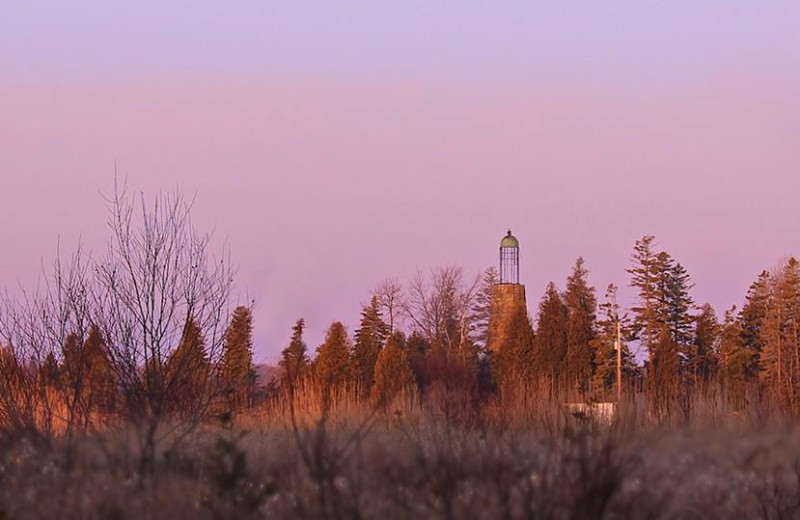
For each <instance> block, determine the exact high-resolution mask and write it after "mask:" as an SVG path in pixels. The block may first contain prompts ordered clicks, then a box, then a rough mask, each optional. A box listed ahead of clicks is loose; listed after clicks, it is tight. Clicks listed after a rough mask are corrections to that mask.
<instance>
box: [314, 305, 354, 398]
mask: <svg viewBox="0 0 800 520" xmlns="http://www.w3.org/2000/svg"><path fill="white" fill-rule="evenodd" d="M313 366H314V376H315V379H316V381H317V384H318V385H320V388H321V389H322V392H323V393H324V394H325V395H330V393H331V392H334V391H336V390H341V389H342V388H343V387H344V385H346V384H347V383H349V382H351V381H352V364H351V361H350V340H349V339H348V337H347V330H346V329H345V327H344V325H343V324H342V323H341V322H338V321H337V322H334V323H333V324H332V325H331V326H330V328H329V329H328V332H327V334H326V335H325V342H324V343H323V344H322V345H320V346H319V348H318V349H317V356H316V358H315V359H314V365H313Z"/></svg>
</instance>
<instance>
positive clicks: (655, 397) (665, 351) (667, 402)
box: [645, 325, 681, 417]
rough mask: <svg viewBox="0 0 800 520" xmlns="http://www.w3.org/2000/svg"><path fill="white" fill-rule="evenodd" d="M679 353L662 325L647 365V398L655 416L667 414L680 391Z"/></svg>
mask: <svg viewBox="0 0 800 520" xmlns="http://www.w3.org/2000/svg"><path fill="white" fill-rule="evenodd" d="M680 364H681V360H680V355H679V354H678V348H677V345H676V344H675V339H674V338H673V336H672V333H671V332H670V330H669V328H668V327H667V325H662V327H661V333H660V334H659V339H658V342H657V343H656V345H655V348H654V349H653V354H652V356H651V357H650V360H649V362H648V366H647V372H648V373H647V380H646V381H645V387H646V389H647V399H648V404H649V407H650V411H651V413H653V415H654V416H656V417H665V416H669V415H670V413H671V412H672V410H673V409H674V408H675V406H676V404H677V399H678V397H679V396H680V392H681V373H680V368H681V367H680Z"/></svg>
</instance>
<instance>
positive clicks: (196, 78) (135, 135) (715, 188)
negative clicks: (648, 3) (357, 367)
mask: <svg viewBox="0 0 800 520" xmlns="http://www.w3.org/2000/svg"><path fill="white" fill-rule="evenodd" d="M344 4H346V6H347V9H349V10H352V11H353V12H352V13H350V14H352V15H353V16H355V14H354V13H359V16H361V18H358V17H357V16H356V17H355V18H353V19H350V18H348V19H344V15H342V18H341V19H340V18H339V17H333V16H332V15H331V16H329V17H328V18H325V17H322V18H319V17H315V16H312V15H311V14H309V13H303V12H301V11H300V8H299V7H298V8H297V10H296V11H292V10H291V9H289V8H281V12H276V13H269V14H270V16H274V17H273V18H269V17H267V18H265V19H269V20H271V21H273V22H274V23H275V30H276V31H278V36H275V35H274V33H272V32H269V31H267V30H266V29H264V31H265V32H264V33H262V32H259V31H258V30H256V23H255V22H254V21H253V20H252V18H253V17H255V18H256V19H258V17H259V16H262V17H266V16H267V15H266V14H265V13H264V12H262V11H260V10H259V9H262V8H261V7H258V8H257V7H256V6H255V3H254V4H253V5H252V6H251V7H253V9H254V12H253V13H251V12H247V11H246V10H241V8H239V10H235V11H228V10H223V9H222V8H215V9H219V10H220V13H223V12H224V13H223V14H224V16H221V19H220V16H217V17H216V18H215V17H214V16H213V15H214V13H215V12H214V11H213V9H211V7H210V6H211V3H205V2H203V3H201V4H200V8H198V9H199V11H198V12H199V13H200V14H197V12H193V13H195V16H194V17H190V18H189V20H188V21H186V20H185V19H184V18H180V17H179V16H180V15H181V14H182V12H181V11H180V10H178V9H177V8H174V7H173V8H170V9H175V11H174V12H173V11H169V12H166V13H161V14H160V15H159V16H158V17H153V18H148V17H147V16H146V15H147V14H148V13H151V12H154V10H155V9H156V8H155V7H154V5H155V4H154V5H149V4H144V5H145V6H144V7H139V8H133V7H127V8H126V9H127V10H128V11H130V12H128V11H126V12H123V13H122V14H120V13H117V12H115V11H113V10H112V9H111V8H109V7H108V6H105V7H101V6H99V5H97V9H98V11H97V15H96V17H93V16H90V15H86V14H84V15H81V16H78V15H75V14H71V15H69V16H68V15H67V14H65V13H61V14H62V15H64V16H65V17H66V18H62V19H60V21H56V19H55V16H56V15H55V14H52V13H51V14H50V17H53V19H52V20H51V19H50V17H44V18H42V17H41V15H40V14H37V13H34V12H33V11H31V10H30V9H31V8H29V7H25V6H24V5H22V3H20V5H15V6H13V9H12V12H13V14H14V15H15V16H17V18H16V20H17V22H20V20H21V24H22V27H23V28H24V27H26V23H27V24H28V26H29V27H28V28H29V29H31V30H30V31H25V30H23V29H20V28H19V24H15V25H14V27H13V28H10V26H9V27H3V26H2V23H0V55H1V56H4V58H0V60H6V62H5V63H3V62H2V61H0V65H2V66H3V67H2V69H0V70H2V71H0V179H2V183H0V189H1V190H2V194H3V198H2V204H0V220H1V221H2V222H3V225H2V226H1V227H0V248H2V254H0V286H5V287H10V288H11V289H12V290H13V289H14V288H15V287H16V286H17V284H18V283H21V284H23V285H26V286H30V285H32V284H35V282H36V279H37V277H38V275H39V272H40V266H41V263H42V262H49V261H50V260H51V259H52V258H53V255H54V254H55V250H56V245H57V241H58V240H59V237H60V240H61V248H62V251H63V250H65V249H66V250H69V248H71V247H72V246H73V245H74V244H75V243H76V242H77V240H78V238H79V237H81V236H82V237H83V240H84V242H85V243H86V245H87V246H88V247H89V248H92V249H101V248H102V246H103V243H104V238H105V215H104V203H103V200H102V198H101V196H100V193H108V191H109V190H110V188H111V184H112V181H113V168H114V162H115V160H116V161H117V162H118V164H119V169H120V172H121V173H122V174H123V175H126V176H127V177H128V182H129V185H130V186H131V188H134V189H137V190H144V191H145V192H146V193H153V192H155V191H156V190H159V189H170V188H173V187H175V186H179V187H180V189H181V190H182V191H184V192H186V193H187V194H195V193H196V195H197V204H196V209H195V217H196V221H197V223H198V225H199V226H200V227H202V228H205V229H214V230H215V233H216V236H217V237H218V238H219V239H220V240H224V239H227V240H228V242H229V244H230V246H231V250H232V256H233V260H234V262H235V263H236V264H237V265H238V266H239V276H238V283H237V295H238V297H239V298H240V299H241V300H242V301H246V300H247V299H249V298H253V299H255V301H256V311H255V318H256V323H255V328H256V342H257V345H256V350H257V358H258V359H259V360H274V359H275V358H276V357H277V355H278V353H279V352H280V350H281V349H282V348H283V347H284V346H285V344H286V343H287V341H288V337H289V334H290V328H291V325H292V323H293V322H294V320H295V319H296V318H297V317H301V316H302V317H305V318H306V321H307V323H308V325H309V334H308V338H307V339H308V343H309V347H310V348H311V349H312V350H313V349H314V348H316V346H317V344H318V343H319V341H321V339H322V335H323V333H324V330H325V328H326V327H327V326H328V325H329V324H330V323H331V321H333V320H337V319H338V320H343V321H344V322H345V323H346V324H347V325H348V326H349V327H350V330H351V331H352V329H353V328H354V326H355V325H356V320H357V316H358V312H359V304H360V302H362V301H364V300H366V299H367V298H368V296H369V292H370V289H371V288H372V287H373V286H374V285H375V284H376V283H377V282H378V281H380V280H381V279H382V278H384V277H389V276H395V277H398V278H400V279H401V280H405V279H407V278H409V277H410V276H412V275H413V273H414V272H415V270H416V269H418V268H419V269H428V268H430V267H434V266H437V265H440V264H443V263H456V264H460V265H462V266H464V267H465V268H466V270H467V272H469V273H477V272H478V271H479V270H481V269H483V268H485V267H487V266H489V265H492V264H494V263H495V261H496V256H497V246H498V241H499V239H500V238H501V236H502V235H503V233H504V232H505V230H506V228H507V227H511V228H512V229H513V230H514V232H515V234H516V235H517V236H518V237H519V239H520V241H521V247H522V261H523V265H522V272H521V276H522V281H523V282H524V283H525V284H526V285H527V287H528V300H529V307H530V309H531V311H532V312H533V311H535V305H536V302H538V299H539V297H540V296H541V294H542V292H543V290H544V286H545V285H546V283H547V282H548V281H550V280H554V281H556V282H557V283H559V284H560V285H562V286H563V280H564V278H565V277H566V275H567V273H568V271H569V269H570V267H571V264H572V262H573V261H574V259H575V257H577V256H578V255H583V256H584V257H585V258H586V261H587V264H588V267H589V268H590V270H591V281H592V282H593V283H594V284H595V285H596V286H597V287H598V292H599V293H600V294H602V291H603V288H604V287H605V286H606V285H607V284H608V283H610V282H614V283H617V284H618V285H620V286H621V287H622V288H623V297H624V298H630V297H631V295H632V294H631V291H630V289H628V288H627V287H626V286H627V276H626V274H625V272H624V270H625V268H626V267H627V266H628V265H629V260H628V258H629V254H630V251H631V248H632V245H633V242H634V241H635V240H636V239H637V238H638V237H640V236H641V235H643V234H645V233H651V234H655V235H656V236H657V237H658V239H659V244H660V245H661V246H662V247H664V248H666V249H667V250H669V251H670V252H672V253H673V255H674V256H675V257H676V258H677V259H678V260H679V261H680V262H682V263H683V264H684V265H685V266H686V267H687V268H688V270H689V272H690V273H691V274H692V276H693V278H694V281H695V282H696V284H697V286H696V288H695V291H694V296H695V299H696V300H697V302H698V303H703V302H706V301H708V302H711V303H712V304H714V305H715V307H717V312H718V314H719V315H720V316H721V315H722V313H723V311H724V309H725V308H727V307H729V306H730V305H732V304H735V303H736V304H738V303H740V302H741V300H742V297H743V295H744V293H745V291H746V289H747V286H748V285H749V283H750V282H751V281H752V280H753V279H754V278H755V276H756V275H757V274H758V272H759V271H760V270H761V269H763V268H769V267H771V266H773V265H774V264H776V263H777V262H778V261H780V260H781V259H782V258H783V257H785V256H786V255H789V254H800V234H798V232H797V229H798V222H800V218H799V217H800V209H798V208H799V207H800V206H798V193H799V192H800V190H799V189H798V188H800V148H799V147H798V136H800V103H798V93H800V74H799V73H798V70H800V42H798V41H797V40H798V38H797V37H796V36H795V32H792V30H791V27H796V26H797V24H794V25H793V24H792V21H794V22H800V15H798V10H797V8H795V7H793V6H792V5H791V4H789V3H785V2H768V3H765V4H763V5H764V10H751V9H750V8H749V7H746V6H745V4H744V3H742V5H738V4H737V3H725V4H723V3H718V4H719V5H718V6H717V7H718V8H717V10H713V9H710V8H709V9H700V8H696V7H689V4H686V5H685V6H681V7H660V8H658V7H651V8H649V9H646V8H643V7H637V8H636V10H635V11H634V10H631V11H626V10H625V9H623V7H622V3H620V2H612V3H611V4H610V5H611V6H613V7H612V8H611V10H612V11H615V12H616V18H615V17H614V16H612V14H614V13H611V14H609V13H607V12H605V11H603V10H600V9H598V8H596V7H587V8H586V11H585V12H584V13H583V16H582V17H571V15H570V14H569V13H567V12H563V11H561V10H560V9H557V8H547V9H545V8H542V9H543V12H542V13H539V14H540V15H541V16H540V17H538V18H535V19H534V18H531V20H532V21H531V22H530V27H528V26H527V25H526V19H525V18H524V16H522V19H521V20H520V16H514V15H515V14H521V15H522V14H530V13H528V11H526V9H527V8H524V7H521V6H517V8H518V10H519V13H517V12H515V11H513V10H511V8H510V7H509V8H506V9H505V10H500V12H499V14H498V13H493V15H492V16H489V17H481V14H482V11H481V10H480V9H479V8H478V7H476V6H473V5H472V4H471V3H470V4H469V7H467V8H465V10H464V11H463V12H462V11H458V10H456V11H453V13H454V15H453V16H454V17H455V18H457V19H458V18H459V17H460V20H456V21H460V23H455V22H453V20H451V19H450V18H448V17H447V16H445V14H444V11H442V9H443V8H442V7H436V8H435V9H436V10H435V11H434V12H432V13H429V12H428V11H427V10H426V9H428V8H426V7H424V6H423V4H416V3H415V4H414V7H404V8H402V12H397V13H390V12H386V13H384V12H381V11H380V10H372V11H369V9H367V8H366V7H365V6H366V5H368V4H362V3H356V2H346V3H344ZM248 5H249V4H248ZM453 5H455V4H453ZM465 5H466V4H465ZM358 6H361V7H364V8H365V9H367V11H369V12H366V11H365V12H364V13H362V12H361V11H359V10H358V9H357V7H358ZM726 6H727V7H726ZM184 7H186V6H184ZM451 7H452V8H453V9H456V7H453V6H452V5H451ZM734 7H735V8H734ZM14 9H16V11H15V10H14ZM204 9H206V10H207V11H208V12H206V11H204ZM276 9H277V8H276ZM631 9H633V8H631ZM659 9H663V10H667V11H668V12H659ZM730 9H732V10H733V11H731V10H730ZM737 9H738V10H737ZM131 10H133V11H131ZM254 13H255V14H254ZM365 13H366V14H365ZM218 14H219V13H218ZM329 14H330V13H329ZM426 14H427V15H430V16H428V17H426V16H424V15H426ZM123 15H124V16H123ZM201 15H205V16H207V17H208V19H205V18H203V17H202V16H201ZM666 15H669V16H671V18H670V17H669V16H667V18H664V16H666ZM137 17H138V18H137ZM171 17H174V18H171ZM117 18H120V20H117ZM139 18H141V20H140V19H139ZM276 19H277V20H281V21H283V22H285V23H283V24H281V23H278V22H275V20H276ZM664 19H666V20H668V21H670V23H666V22H664ZM137 20H138V21H139V22H141V23H142V24H144V25H141V26H136V24H133V25H134V26H136V27H139V28H138V29H131V28H130V27H128V24H127V23H124V22H127V21H131V23H133V21H137ZM171 20H174V21H175V26H174V34H173V33H170V32H169V30H168V29H167V28H168V27H172V26H171V25H170V24H169V22H170V21H171ZM178 20H182V21H178ZM34 22H36V23H34ZM115 24H116V25H115ZM148 24H150V25H148ZM109 26H110V28H109ZM34 28H35V29H36V30H33V29H34ZM212 28H213V30H212ZM3 29H9V30H10V32H9V31H6V32H4V31H3ZM11 29H13V30H11ZM203 29H205V30H206V31H205V32H204V31H203ZM526 29H530V31H527V30H526ZM534 29H535V30H534ZM170 30H172V29H170ZM570 30H571V31H572V32H569V31H570ZM114 31H118V32H119V33H120V34H117V33H116V32H114ZM137 31H139V32H138V33H137ZM281 31H282V32H281ZM537 31H538V32H537ZM564 31H567V34H571V35H572V36H573V38H568V37H567V36H566V35H565V34H564ZM112 33H113V34H112ZM317 33H319V34H317ZM3 34H5V36H2V35H3ZM314 34H317V36H314ZM476 34H477V35H480V36H481V38H478V39H476V38H475V35H476ZM109 35H111V36H113V37H110V39H109V40H106V39H104V38H105V37H106V36H109ZM145 37H146V38H145ZM178 37H180V38H178ZM175 38H178V39H177V40H175ZM309 38H311V40H310V41H309ZM315 38H316V39H315ZM404 41H405V42H407V45H404V44H403V42H404ZM372 42H377V43H376V45H377V44H378V43H379V44H381V45H382V46H383V47H381V48H380V49H375V48H371V47H370V43H372ZM137 43H140V44H137ZM276 43H280V44H281V45H280V48H281V49H282V51H281V52H278V50H276V48H275V46H274V45H273V44H276ZM192 44H195V46H192ZM204 45H205V47H204ZM198 49H199V50H198ZM245 49H246V50H247V52H243V50H245ZM526 49H530V50H529V51H528V50H526ZM2 51H11V52H10V53H9V52H2ZM337 51H338V52H337Z"/></svg>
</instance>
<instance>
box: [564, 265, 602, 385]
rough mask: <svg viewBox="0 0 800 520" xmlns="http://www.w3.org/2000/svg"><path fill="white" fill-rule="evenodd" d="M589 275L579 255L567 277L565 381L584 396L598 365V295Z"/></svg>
mask: <svg viewBox="0 0 800 520" xmlns="http://www.w3.org/2000/svg"><path fill="white" fill-rule="evenodd" d="M588 275H589V272H588V271H587V270H586V268H585V267H584V261H583V258H582V257H579V258H578V259H577V260H576V261H575V266H574V267H573V269H572V273H571V274H570V276H569V278H568V279H567V292H566V295H565V303H566V306H567V314H568V318H567V352H566V360H565V382H566V384H567V387H568V388H569V389H577V390H578V392H579V393H580V394H581V395H585V394H586V392H587V391H588V390H589V382H590V380H591V378H592V375H593V373H594V365H595V356H594V349H593V348H592V342H593V341H594V339H595V336H596V324H595V322H596V319H597V298H596V297H595V294H594V292H595V289H594V287H590V286H589V284H588V281H587V277H588Z"/></svg>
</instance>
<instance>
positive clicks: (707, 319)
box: [688, 304, 720, 389]
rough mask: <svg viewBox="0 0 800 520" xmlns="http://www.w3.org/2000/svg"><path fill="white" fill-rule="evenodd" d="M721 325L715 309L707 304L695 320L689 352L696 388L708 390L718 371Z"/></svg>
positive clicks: (693, 382) (690, 368)
mask: <svg viewBox="0 0 800 520" xmlns="http://www.w3.org/2000/svg"><path fill="white" fill-rule="evenodd" d="M719 334H720V324H719V320H717V314H716V313H715V312H714V308H713V307H712V306H711V305H709V304H705V305H703V306H702V307H701V308H700V314H699V315H698V316H697V318H696V319H695V329H694V340H693V342H692V348H691V351H690V352H689V359H688V365H689V371H690V374H691V380H692V385H693V386H694V387H695V388H699V389H704V388H706V387H707V386H708V385H709V384H710V383H711V381H712V380H713V378H714V375H715V373H716V369H717V362H716V361H717V350H718V344H719Z"/></svg>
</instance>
